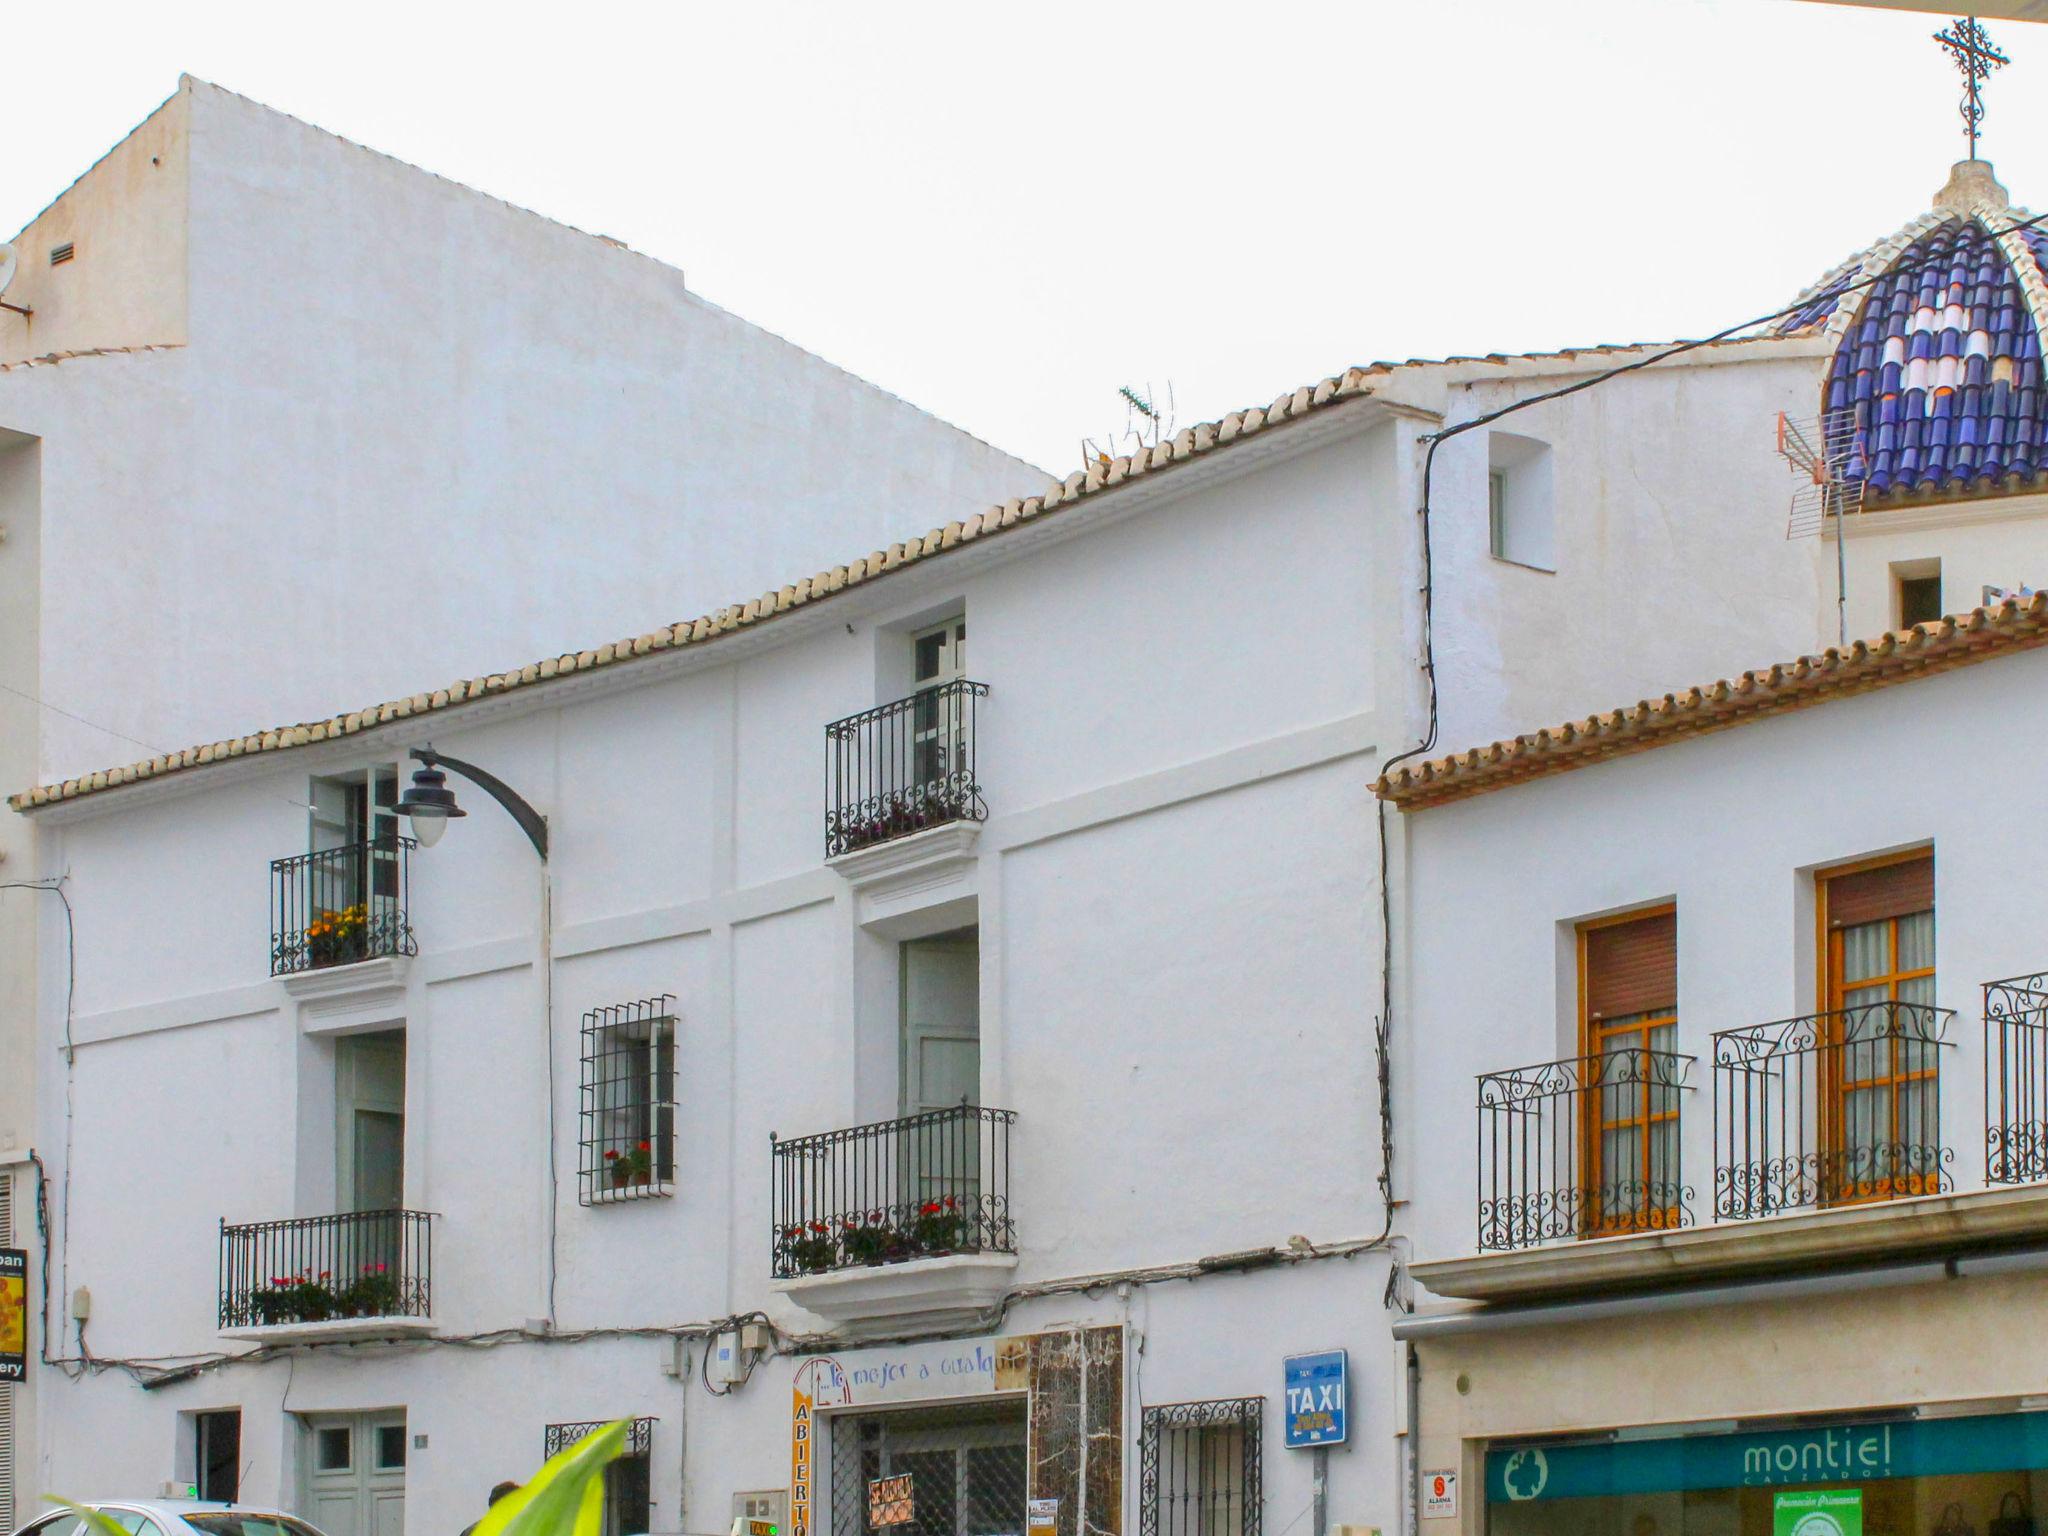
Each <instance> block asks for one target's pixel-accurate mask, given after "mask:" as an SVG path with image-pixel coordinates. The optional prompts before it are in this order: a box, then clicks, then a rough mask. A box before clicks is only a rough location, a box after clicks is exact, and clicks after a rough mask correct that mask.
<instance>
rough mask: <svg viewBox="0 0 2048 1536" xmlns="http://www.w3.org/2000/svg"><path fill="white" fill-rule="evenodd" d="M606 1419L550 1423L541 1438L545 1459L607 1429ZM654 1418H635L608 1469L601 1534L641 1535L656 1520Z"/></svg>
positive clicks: (605, 1480) (608, 1535) (605, 1477)
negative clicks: (624, 1444)
mask: <svg viewBox="0 0 2048 1536" xmlns="http://www.w3.org/2000/svg"><path fill="white" fill-rule="evenodd" d="M606 1422H608V1421H606V1420H603V1419H592V1420H590V1421H588V1422H586V1423H580V1424H550V1425H549V1426H548V1427H547V1432H546V1433H545V1434H544V1435H543V1436H542V1437H541V1454H542V1457H543V1459H545V1458H546V1457H549V1456H553V1455H556V1454H557V1453H559V1452H561V1451H565V1450H567V1449H568V1448H569V1447H570V1446H572V1445H574V1444H575V1443H576V1442H577V1441H578V1440H581V1439H583V1438H584V1437H585V1436H586V1435H594V1434H596V1433H597V1432H598V1431H599V1430H600V1429H603V1428H604V1427H605V1424H606ZM654 1425H655V1421H654V1420H653V1419H635V1420H634V1421H633V1427H632V1428H631V1429H630V1430H628V1431H627V1432H626V1446H625V1449H624V1450H622V1451H621V1452H620V1453H619V1456H618V1459H617V1460H615V1461H613V1462H612V1463H611V1465H610V1466H608V1467H606V1468H605V1471H604V1525H603V1526H602V1528H601V1529H600V1532H599V1536H639V1533H640V1532H643V1531H646V1530H649V1529H651V1528H652V1527H653V1523H654V1503H653V1487H654V1480H653V1466H654Z"/></svg>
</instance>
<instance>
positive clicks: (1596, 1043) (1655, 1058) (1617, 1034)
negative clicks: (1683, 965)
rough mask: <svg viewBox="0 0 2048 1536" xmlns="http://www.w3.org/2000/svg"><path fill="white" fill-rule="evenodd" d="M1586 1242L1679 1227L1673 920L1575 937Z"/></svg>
mask: <svg viewBox="0 0 2048 1536" xmlns="http://www.w3.org/2000/svg"><path fill="white" fill-rule="evenodd" d="M1579 975H1580V978H1581V979H1580V989H1579V1001H1580V1018H1581V1022H1582V1029H1583V1032H1584V1033H1583V1041H1584V1045H1583V1049H1584V1052H1585V1060H1584V1064H1583V1070H1584V1073H1585V1082H1586V1085H1587V1088H1588V1089H1589V1090H1590V1091H1589V1092H1588V1093H1587V1095H1586V1105H1585V1123H1586V1136H1585V1145H1584V1147H1583V1149H1582V1151H1581V1156H1582V1157H1583V1159H1584V1165H1585V1178H1584V1180H1583V1182H1584V1185H1585V1193H1584V1199H1583V1202H1582V1205H1581V1210H1582V1211H1583V1212H1584V1215H1585V1218H1586V1220H1585V1230H1586V1232H1587V1234H1588V1235H1604V1234H1608V1233H1615V1232H1643V1231H1652V1230H1661V1229H1663V1228H1666V1227H1674V1226H1677V1225H1679V1224H1680V1212H1681V1204H1682V1202H1681V1193H1680V1183H1679V1175H1678V1094H1679V1083H1680V1080H1681V1078H1682V1075H1683V1072H1682V1066H1681V1064H1680V1063H1679V1061H1678V1058H1677V1056H1676V1055H1675V1052H1676V1050H1677V1047H1678V912H1677V909H1676V908H1674V907H1660V908H1658V909H1657V910H1655V911H1652V912H1633V913H1630V914H1629V915H1628V916H1627V917H1624V918H1617V919H1610V920H1608V921H1604V922H1598V923H1587V924H1584V925H1582V926H1581V927H1580V929H1579Z"/></svg>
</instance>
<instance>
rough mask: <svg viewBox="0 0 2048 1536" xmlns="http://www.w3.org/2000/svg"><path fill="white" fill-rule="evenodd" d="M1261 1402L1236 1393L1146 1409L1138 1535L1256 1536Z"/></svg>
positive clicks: (1259, 1502)
mask: <svg viewBox="0 0 2048 1536" xmlns="http://www.w3.org/2000/svg"><path fill="white" fill-rule="evenodd" d="M1264 1407H1265V1400H1264V1399H1263V1398H1257V1397H1237V1398H1225V1399H1223V1400H1221V1401H1218V1402H1210V1403H1168V1404H1165V1405H1164V1406H1162V1407H1158V1408H1147V1409H1146V1410H1145V1436H1144V1445H1143V1449H1142V1451H1141V1453H1140V1465H1139V1469H1138V1477H1139V1483H1138V1500H1139V1515H1138V1519H1139V1527H1138V1528H1139V1536H1259V1523H1260V1516H1261V1514H1262V1513H1263V1511H1264V1508H1265V1505H1264V1500H1263V1498H1262V1496H1261V1494H1260V1491H1259V1431H1260V1425H1261V1423H1262V1422H1263V1420H1262V1414H1263V1412H1264Z"/></svg>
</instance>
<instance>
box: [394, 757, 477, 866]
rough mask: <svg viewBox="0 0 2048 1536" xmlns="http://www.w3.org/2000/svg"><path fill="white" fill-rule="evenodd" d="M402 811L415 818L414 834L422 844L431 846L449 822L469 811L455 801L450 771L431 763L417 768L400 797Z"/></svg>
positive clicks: (424, 846)
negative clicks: (446, 771)
mask: <svg viewBox="0 0 2048 1536" xmlns="http://www.w3.org/2000/svg"><path fill="white" fill-rule="evenodd" d="M398 814H399V815H401V816H409V817H411V818H412V831H413V836H415V837H417V838H418V839H419V840H420V846H421V847H423V848H431V847H433V846H434V844H436V843H438V842H439V841H440V840H441V834H442V833H443V832H445V831H446V830H447V829H448V822H449V820H450V819H451V818H453V817H456V816H467V815H468V814H469V813H468V812H467V811H465V810H464V809H463V808H462V807H461V806H459V805H457V804H456V803H455V791H454V790H452V789H450V788H449V787H448V775H447V774H445V773H443V772H442V771H441V770H440V769H438V768H436V767H434V766H433V764H431V763H424V764H422V765H421V766H420V767H419V768H417V769H415V770H414V771H413V776H412V782H411V783H410V784H408V785H406V787H405V793H404V794H403V795H401V796H399V798H398Z"/></svg>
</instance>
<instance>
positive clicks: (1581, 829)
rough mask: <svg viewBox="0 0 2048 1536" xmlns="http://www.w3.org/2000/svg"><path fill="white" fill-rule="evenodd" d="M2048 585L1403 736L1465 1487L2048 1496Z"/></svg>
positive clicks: (1440, 1280) (1895, 1515) (1461, 1515)
mask: <svg viewBox="0 0 2048 1536" xmlns="http://www.w3.org/2000/svg"><path fill="white" fill-rule="evenodd" d="M2044 623H2048V603H2044V600H2043V599H2041V598H2036V599H2034V600H2032V601H2031V602H2030V603H2028V604H2025V605H2021V604H2017V603H2014V604H2008V605H2005V606H2004V607H2001V608H1999V609H1994V610H1985V611H1980V612H1978V613H1977V614H1976V615H1974V616H1969V617H1966V618H1965V619H1963V620H1961V621H1947V622H1944V623H1942V624H1930V625H1927V626H1924V627H1923V628H1921V629H1920V630H1918V631H1915V632H1911V633H1909V634H1906V635H1901V636H1894V637H1891V638H1890V639H1889V640H1887V641H1886V642H1884V643H1882V644H1880V645H1876V646H1873V647H1870V648H1868V649H1864V648H1860V647H1859V648H1857V649H1855V650H1853V651H1852V652H1850V653H1848V654H1846V655H1836V654H1830V655H1828V656H1825V657H1822V658H1817V659H1814V660H1812V661H1809V662H1807V663H1802V664H1796V665H1788V666H1785V667H1782V668H1774V669H1772V670H1770V671H1768V672H1763V673H1756V674H1751V675H1748V676H1746V677H1743V678H1740V679H1736V680H1735V681H1733V682H1732V683H1725V684H1718V685H1712V686H1708V687H1705V688H1703V689H1701V690H1698V691H1688V692H1686V693H1683V694H1681V695H1679V696H1677V698H1676V699H1674V700H1667V701H1666V702H1665V703H1663V704H1662V705H1661V706H1655V707H1646V708H1641V709H1638V710H1632V711H1624V712H1618V713H1616V714H1614V715H1609V716H1602V717H1599V718H1598V719H1596V720H1592V721H1587V722H1585V723H1584V725H1583V726H1582V727H1579V728H1576V729H1572V730H1552V731H1549V732H1546V733H1544V734H1543V735H1541V736H1531V737H1525V738H1523V739H1522V740H1521V741H1520V742H1519V743H1510V744H1505V745H1504V746H1503V747H1502V749H1500V750H1499V751H1497V752H1495V751H1482V752H1478V753H1474V754H1471V755H1469V756H1466V757H1462V758H1454V759H1449V760H1446V761H1444V762H1442V763H1438V764H1434V765H1432V766H1431V767H1430V768H1429V769H1428V770H1426V771H1422V770H1418V771H1413V772H1402V771H1397V773H1396V774H1395V776H1394V778H1393V780H1392V782H1391V783H1390V784H1389V785H1388V786H1387V792H1388V793H1389V794H1390V795H1391V796H1392V797H1393V798H1394V799H1395V800H1396V801H1397V802H1399V803H1400V805H1401V807H1402V811H1403V815H1402V817H1401V821H1402V823H1403V843H1404V848H1405V853H1406V857H1407V860H1408V869H1409V872H1410V880H1409V882H1408V885H1407V887H1406V893H1405V895H1406V902H1407V912H1406V918H1407V922H1406V929H1407V933H1408V943H1407V945H1406V954H1405V956H1404V963H1405V972H1404V974H1405V975H1406V976H1407V977H1408V978H1409V981H1408V985H1407V987H1406V989H1405V990H1406V997H1405V998H1404V1008H1405V1011H1406V1014H1407V1018H1408V1023H1409V1029H1410V1031H1411V1032H1412V1035H1413V1037H1414V1038H1415V1039H1416V1040H1417V1042H1418V1046H1417V1050H1418V1067H1417V1071H1416V1073H1415V1074H1414V1076H1413V1077H1412V1079H1411V1080H1410V1083H1409V1090H1410V1098H1409V1099H1408V1100H1407V1101H1406V1102H1404V1104H1403V1106H1402V1109H1401V1111H1400V1114H1399V1116H1397V1118H1404V1119H1406V1120H1407V1121H1408V1123H1410V1124H1411V1125H1420V1124H1430V1123H1436V1122H1440V1123H1443V1124H1444V1125H1445V1126H1446V1129H1447V1133H1446V1134H1444V1135H1442V1136H1441V1137H1438V1138H1434V1139H1433V1140H1432V1141H1431V1142H1430V1144H1429V1149H1428V1152H1427V1155H1424V1156H1420V1157H1418V1158H1416V1159H1415V1161H1414V1163H1413V1169H1414V1175H1413V1176H1414V1179H1415V1183H1414V1185H1413V1186H1412V1188H1413V1190H1414V1194H1415V1204H1414V1217H1413V1221H1412V1223H1411V1225H1410V1231H1411V1233H1412V1236H1413V1242H1414V1252H1415V1257H1416V1262H1415V1264H1414V1266H1413V1268H1412V1270H1411V1271H1410V1273H1411V1275H1412V1277H1413V1279H1414V1280H1415V1281H1416V1282H1417V1285H1418V1292H1417V1303H1418V1304H1417V1309H1416V1311H1415V1313H1414V1314H1413V1315H1412V1316H1410V1317H1408V1318H1405V1319H1403V1320H1402V1321H1401V1322H1400V1323H1399V1324H1397V1327H1396V1332H1397V1334H1398V1335H1399V1336H1400V1337H1401V1338H1402V1339H1403V1340H1404V1341H1405V1342H1406V1344H1407V1347H1408V1348H1409V1349H1410V1350H1411V1351H1412V1361H1413V1369H1414V1383H1413V1388H1412V1396H1411V1402H1412V1403H1413V1404H1414V1405H1415V1412H1416V1428H1417V1432H1418V1436H1419V1443H1420V1456H1419V1465H1418V1468H1417V1471H1418V1477H1419V1482H1420V1484H1421V1486H1422V1488H1423V1490H1424V1497H1425V1499H1428V1498H1429V1496H1430V1490H1432V1489H1433V1488H1436V1487H1438V1486H1440V1481H1439V1480H1442V1479H1447V1480H1449V1482H1450V1484H1451V1485H1452V1486H1453V1487H1454V1488H1455V1489H1460V1490H1462V1494H1463V1497H1462V1499H1460V1498H1458V1497H1457V1495H1456V1494H1455V1493H1454V1494H1453V1495H1452V1496H1451V1497H1450V1498H1449V1499H1445V1498H1443V1497H1442V1496H1441V1495H1438V1503H1439V1506H1440V1508H1439V1513H1440V1515H1441V1516H1442V1519H1441V1523H1438V1524H1436V1525H1435V1526H1434V1528H1435V1529H1438V1530H1442V1531H1444V1532H1451V1531H1457V1530H1463V1531H1468V1532H1479V1531H1488V1532H1494V1533H1544V1532H1554V1531H1572V1532H1577V1531H1608V1530H1617V1531H1629V1530H1638V1531H1641V1530H1651V1529H1654V1530H1658V1531H1666V1532H1701V1531H1737V1530H1740V1531H1757V1530H1770V1529H1773V1528H1774V1527H1775V1528H1778V1529H1786V1528H1789V1527H1790V1526H1791V1525H1793V1524H1796V1523H1797V1522H1798V1521H1799V1520H1800V1519H1802V1518H1806V1517H1808V1516H1812V1515H1814V1514H1815V1513H1816V1512H1818V1513H1819V1514H1822V1515H1826V1516H1829V1517H1831V1518H1833V1519H1835V1520H1837V1521H1839V1522H1840V1523H1841V1526H1842V1528H1844V1529H1856V1528H1858V1527H1859V1525H1860V1528H1861V1529H1864V1530H1900V1531H1904V1530H1935V1529H1942V1530H1956V1529H1961V1528H1965V1527H1968V1528H1973V1529H1979V1530H1982V1529H1987V1528H1988V1529H1991V1530H1999V1531H2003V1530H2017V1529H2018V1525H2017V1524H2016V1523H2015V1522H2023V1521H2030V1520H2032V1519H2033V1518H2034V1512H2035V1511H2036V1510H2038V1509H2039V1508H2040V1505H2041V1500H2042V1497H2043V1496H2044V1494H2048V1420H2044V1418H2043V1416H2042V1414H2041V1412H2040V1409H2041V1408H2042V1406H2043V1404H2044V1401H2048V1398H2044V1395H2043V1392H2042V1387H2043V1373H2042V1366H2041V1361H2040V1357H2039V1352H2038V1350H2036V1349H2034V1348H2032V1347H2031V1346H2030V1343H2029V1341H2030V1340H2032V1339H2033V1338H2035V1337H2036V1336H2037V1335H2038V1331H2039V1329H2040V1327H2041V1326H2042V1319H2041V1316H2040V1309H2041V1305H2042V1287H2041V1276H2040V1271H2041V1269H2042V1267H2043V1265H2044V1264H2048V1243H2044V1239H2048V1193H2044V1191H2048V1183H2044V1180H2048V1162H2044V1159H2043V1155H2042V1153H2043V1138H2042V1124H2043V1104H2044V1096H2048V1055H2044V1053H2043V1051H2042V1049H2041V1046H2042V1043H2043V1039H2044V1035H2043V1031H2044V1029H2048V982H2044V980H2043V975H2042V968H2041V966H2042V961H2041V957H2042V954H2043V952H2044V946H2048V927H2044V924H2043V921H2042V918H2041V913H2040V909H2039V904H2038V903H2036V902H2034V901H2032V900H2031V899H2029V898H2028V896H2027V895H2026V893H2025V892H2024V890H2023V889H2021V888H2020V887H2018V886H2016V884H2015V881H2014V875H2015V874H2016V873H2017V872H2018V871H2022V870H2025V869H2027V868H2029V867H2031V865H2032V863H2033V862H2034V860H2035V859H2036V858H2037V857H2038V855H2039V849H2038V848H2037V846H2036V845H2037V844H2038V842H2039V841H2040V838H2041V836H2042V817H2041V805H2042V799H2043V794H2044V791H2048V783H2044V780H2043V776H2042V773H2041V770H2040V768H2039V765H2038V763H2037V762H2036V761H2035V760H2034V758H2033V757H2032V755H2031V754H2028V753H2025V752H2020V753H2016V754H2007V753H2003V752H2000V753H1998V755H1997V762H1996V766H1995V767H1990V766H1989V765H1987V764H1986V762H1985V759H1984V757H1983V755H1982V754H1983V752H1984V749H1985V746H1986V744H1987V742H1988V741H1994V740H1996V739H1997V738H1998V737H1999V736H2000V735H2001V734H2002V727H2001V726H2000V724H1999V722H2011V721H2014V720H2016V719H2018V718H2021V717H2023V716H2025V715H2026V714H2027V713H2029V712H2030V710H2031V708H2032V704H2031V701H2032V700H2034V699H2035V698H2037V697H2038V696H2039V691H2040V689H2041V687H2042V684H2043V681H2044V674H2043V666H2044V657H2043V655H2042V653H2041V651H2040V650H2039V649H2038V647H2039V646H2040V644H2041V643H2042V640H2043V638H2044V636H2048V629H2044ZM1987 727H1989V729H1987ZM1929 763H1942V764H1949V765H1952V767H1951V768H1950V769H1949V770H1948V771H1942V772H1935V773H1928V772H1925V771H1924V768H1925V766H1926V765H1927V764H1929ZM1963 775H1967V784H1965V783H1963V782H1961V781H1960V779H1961V776H1963ZM1473 1020H1484V1021H1485V1027H1484V1028H1483V1029H1475V1028H1472V1027H1470V1021H1473ZM1421 1042H1427V1044H1426V1046H1425V1045H1423V1044H1421ZM2001 1522H2003V1523H2001ZM1429 1528H1431V1526H1429V1525H1425V1529H1429Z"/></svg>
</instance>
